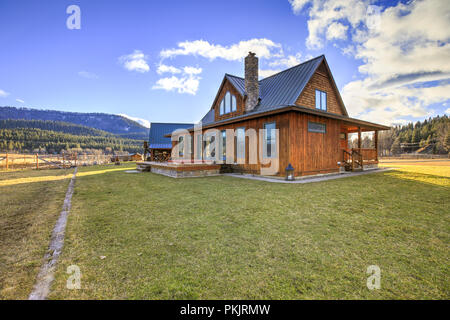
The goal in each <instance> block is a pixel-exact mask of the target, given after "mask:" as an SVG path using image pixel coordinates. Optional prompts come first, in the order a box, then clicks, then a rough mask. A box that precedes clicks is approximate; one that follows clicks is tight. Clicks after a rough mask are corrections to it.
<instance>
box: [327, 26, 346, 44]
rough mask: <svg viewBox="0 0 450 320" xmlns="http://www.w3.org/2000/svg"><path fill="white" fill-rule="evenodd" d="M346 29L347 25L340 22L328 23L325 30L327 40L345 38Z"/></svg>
mask: <svg viewBox="0 0 450 320" xmlns="http://www.w3.org/2000/svg"><path fill="white" fill-rule="evenodd" d="M347 29H348V26H344V25H343V24H342V23H339V22H333V23H332V24H330V26H329V27H328V30H327V40H333V39H341V40H345V39H347Z"/></svg>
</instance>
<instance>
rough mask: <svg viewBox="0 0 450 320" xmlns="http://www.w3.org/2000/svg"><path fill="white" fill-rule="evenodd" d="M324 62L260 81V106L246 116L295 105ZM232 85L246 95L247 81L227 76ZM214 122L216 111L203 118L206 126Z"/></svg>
mask: <svg viewBox="0 0 450 320" xmlns="http://www.w3.org/2000/svg"><path fill="white" fill-rule="evenodd" d="M323 60H324V56H323V55H321V56H318V57H316V58H314V59H311V60H308V61H306V62H303V63H301V64H299V65H297V66H295V67H292V68H289V69H286V70H284V71H281V72H279V73H277V74H274V75H272V76H270V77H267V78H264V79H262V80H260V81H259V95H260V102H259V104H258V105H257V106H256V107H255V108H254V109H253V110H252V111H250V112H247V113H246V114H245V115H246V116H247V115H251V114H255V113H260V112H265V111H271V110H276V109H279V108H283V107H285V106H288V105H294V104H295V102H296V100H297V98H298V97H299V96H300V94H301V92H302V91H303V89H304V88H305V86H306V84H307V83H308V81H309V79H311V77H312V75H313V74H314V72H315V71H316V69H317V68H318V67H319V65H320V64H321V63H322V61H323ZM225 77H226V79H228V80H229V81H230V82H231V84H233V85H234V87H235V88H236V89H237V90H238V91H239V92H240V93H241V94H242V95H245V80H244V78H241V77H236V76H233V75H230V74H226V75H225ZM213 122H214V109H211V110H209V111H208V113H207V114H206V115H205V116H204V117H203V119H202V123H203V124H204V125H206V124H210V123H213Z"/></svg>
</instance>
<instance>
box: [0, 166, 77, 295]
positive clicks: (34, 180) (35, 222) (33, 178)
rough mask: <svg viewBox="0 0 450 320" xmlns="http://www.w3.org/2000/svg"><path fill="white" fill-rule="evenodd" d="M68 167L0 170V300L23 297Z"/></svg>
mask: <svg viewBox="0 0 450 320" xmlns="http://www.w3.org/2000/svg"><path fill="white" fill-rule="evenodd" d="M71 173H72V170H67V171H65V170H42V171H15V172H8V173H0V208H1V209H0V299H26V298H27V297H28V295H29V294H30V292H31V289H32V287H33V284H34V281H35V279H36V275H37V272H38V271H39V268H40V266H41V264H42V257H43V256H44V253H45V251H46V250H47V248H48V245H49V241H50V236H51V231H52V228H53V226H54V224H55V222H56V219H57V217H58V215H59V213H60V212H61V208H62V204H63V201H64V195H65V193H66V189H67V186H68V184H69V179H68V177H70V176H71Z"/></svg>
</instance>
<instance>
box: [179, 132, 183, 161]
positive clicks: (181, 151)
mask: <svg viewBox="0 0 450 320" xmlns="http://www.w3.org/2000/svg"><path fill="white" fill-rule="evenodd" d="M183 151H184V137H183V136H180V137H178V156H179V157H180V158H181V157H182V156H183V154H184V153H183Z"/></svg>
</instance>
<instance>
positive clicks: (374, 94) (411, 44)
mask: <svg viewBox="0 0 450 320" xmlns="http://www.w3.org/2000/svg"><path fill="white" fill-rule="evenodd" d="M308 2H311V3H312V1H308ZM368 6H369V1H361V2H359V3H355V2H354V0H349V1H341V0H320V1H314V3H312V6H311V9H310V11H309V18H310V19H309V21H308V28H309V35H308V39H307V45H308V46H309V47H314V48H317V47H321V46H323V44H324V41H325V40H324V39H323V37H326V38H327V39H328V40H329V41H331V40H333V39H336V38H337V39H339V37H336V36H332V35H336V34H339V33H338V32H337V33H335V31H336V30H334V31H333V27H331V26H333V23H340V24H342V25H344V26H347V27H348V29H346V30H345V31H346V32H345V33H346V34H349V35H351V37H352V43H351V44H349V45H348V46H347V47H345V48H343V49H342V52H343V54H345V55H348V56H353V57H354V58H356V59H359V60H360V61H362V64H361V65H360V67H359V69H358V70H359V72H360V73H361V74H362V75H363V78H362V79H361V80H357V81H352V82H350V83H348V84H347V85H345V86H344V88H343V89H342V96H343V99H344V102H345V104H346V106H347V108H348V110H349V113H350V115H351V116H355V117H360V118H363V119H367V120H369V121H378V122H381V123H388V124H389V123H398V122H403V121H406V120H405V119H406V118H408V117H417V118H421V117H426V116H430V115H432V114H433V113H434V110H432V108H431V105H433V104H438V103H445V102H446V101H449V100H450V87H449V86H450V85H449V83H450V82H449V81H450V64H449V63H448V61H450V44H449V40H450V19H448V17H449V16H450V7H449V6H448V4H447V3H446V2H445V1H440V0H428V1H411V2H409V3H406V4H403V3H398V4H396V5H394V6H391V7H387V8H382V10H381V11H380V12H379V13H378V15H375V16H369V15H367V14H366V12H368V11H367V10H368V8H369V7H368ZM304 8H305V7H304ZM352 8H353V9H352ZM371 8H372V7H371ZM293 9H294V6H293ZM369 9H370V8H369ZM371 19H372V20H371ZM373 21H375V22H377V23H372V22H373ZM330 27H331V28H332V30H331V31H330Z"/></svg>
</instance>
